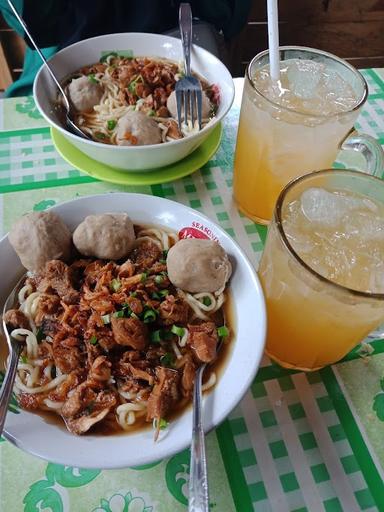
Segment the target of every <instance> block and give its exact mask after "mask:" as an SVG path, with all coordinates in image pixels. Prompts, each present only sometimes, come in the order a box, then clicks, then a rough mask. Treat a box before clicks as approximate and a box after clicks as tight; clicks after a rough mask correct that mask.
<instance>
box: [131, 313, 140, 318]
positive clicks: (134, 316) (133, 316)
mask: <svg viewBox="0 0 384 512" xmlns="http://www.w3.org/2000/svg"><path fill="white" fill-rule="evenodd" d="M131 318H136V319H137V320H140V319H139V317H138V316H137V315H136V313H134V312H133V311H131Z"/></svg>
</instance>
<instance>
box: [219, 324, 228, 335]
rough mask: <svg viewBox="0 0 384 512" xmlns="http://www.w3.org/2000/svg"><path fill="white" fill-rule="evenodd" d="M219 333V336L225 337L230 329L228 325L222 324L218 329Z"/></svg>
mask: <svg viewBox="0 0 384 512" xmlns="http://www.w3.org/2000/svg"><path fill="white" fill-rule="evenodd" d="M217 334H218V336H219V338H224V337H225V336H228V334H229V330H228V327H225V325H222V326H221V327H219V328H218V329H217Z"/></svg>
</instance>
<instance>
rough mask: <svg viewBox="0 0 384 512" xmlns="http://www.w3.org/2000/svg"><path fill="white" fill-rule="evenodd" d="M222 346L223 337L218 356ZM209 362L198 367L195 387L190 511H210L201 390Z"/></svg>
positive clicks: (218, 348)
mask: <svg viewBox="0 0 384 512" xmlns="http://www.w3.org/2000/svg"><path fill="white" fill-rule="evenodd" d="M222 346H223V338H221V339H220V341H219V343H218V345H217V348H216V357H217V355H218V354H219V352H220V349H221V347H222ZM208 364H211V363H204V364H202V365H201V366H199V368H198V369H197V371H196V375H195V383H194V388H193V410H192V441H191V459H190V464H189V487H188V491H189V497H188V512H209V489H208V474H207V459H206V455H205V434H204V427H203V421H202V408H203V394H202V391H201V386H202V380H203V373H204V370H205V369H206V367H207V366H208Z"/></svg>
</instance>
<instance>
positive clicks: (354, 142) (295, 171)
mask: <svg viewBox="0 0 384 512" xmlns="http://www.w3.org/2000/svg"><path fill="white" fill-rule="evenodd" d="M288 59H290V60H291V59H293V60H299V61H301V64H302V65H303V63H302V61H303V60H305V61H311V62H315V63H318V64H320V65H324V66H325V70H326V71H327V72H330V73H334V74H335V73H337V74H338V75H339V77H341V78H342V79H343V80H344V81H345V82H346V84H348V87H352V89H353V91H352V92H353V93H354V97H355V101H353V102H352V104H351V105H350V107H348V109H347V110H346V111H339V112H337V113H335V112H333V113H329V112H328V113H325V114H324V113H322V114H317V115H314V114H313V113H308V112H311V108H310V107H311V104H310V102H311V101H312V100H311V99H308V100H305V101H306V102H307V103H306V106H308V105H309V108H306V109H304V110H303V108H302V105H301V104H300V106H299V105H294V106H292V105H291V106H290V108H287V107H283V106H281V105H278V104H277V103H275V102H274V101H272V100H271V99H270V98H268V94H269V92H268V91H267V92H265V91H264V92H261V91H260V90H259V89H258V87H257V86H256V85H255V83H254V82H253V80H252V79H253V78H254V76H255V73H256V72H260V71H259V70H260V69H262V68H264V67H268V64H269V53H268V50H266V51H264V52H262V53H259V54H258V55H256V57H254V59H253V60H252V61H251V63H250V64H249V65H248V68H247V70H246V74H245V81H244V91H243V97H242V104H241V111H240V121H239V129H238V135H237V143H236V151H235V160H234V176H233V177H234V183H233V188H234V199H235V202H236V203H237V206H238V208H239V209H240V210H241V211H242V212H243V213H244V214H245V215H246V216H247V217H250V218H251V219H253V220H254V221H255V222H258V223H261V224H268V223H269V221H270V220H271V217H272V214H273V209H274V206H275V203H276V200H277V197H278V195H279V193H280V192H281V190H282V189H283V188H284V186H285V185H286V184H287V183H288V182H289V181H290V180H291V179H293V178H295V177H297V176H301V175H302V174H305V173H306V172H311V171H315V170H318V169H328V168H330V167H331V166H332V164H333V162H334V160H335V158H336V155H337V153H338V151H339V150H340V149H353V150H357V151H360V152H361V153H362V154H363V156H364V157H365V160H366V168H365V169H362V170H364V171H366V172H367V173H369V174H372V175H376V176H381V173H382V171H383V163H384V155H383V151H382V149H381V147H380V145H379V144H378V143H377V142H376V141H375V139H374V138H373V137H370V136H369V135H365V134H361V135H358V134H357V133H356V132H354V130H353V125H354V123H355V121H356V118H357V116H358V114H359V112H360V110H361V107H362V106H363V104H364V102H365V101H366V99H367V94H368V88H367V84H366V82H365V80H364V78H363V76H362V75H361V74H360V73H359V72H358V71H357V70H356V69H355V68H354V67H353V66H351V65H350V64H348V63H347V62H345V61H343V60H342V59H339V58H338V57H336V56H334V55H331V54H329V53H326V52H323V51H320V50H315V49H312V48H304V47H298V46H297V47H296V46H292V47H285V46H283V47H281V48H280V61H281V67H282V66H284V65H286V63H285V61H287V60H288ZM314 65H316V64H314ZM298 77H299V78H296V81H297V83H295V79H294V78H293V79H292V80H293V81H291V82H290V83H293V86H294V87H298V86H299V87H300V86H301V84H300V83H299V80H300V74H299V75H298ZM336 79H337V77H336ZM335 83H337V82H336V81H335V80H332V81H329V84H330V85H329V87H331V88H335V87H336V85H335ZM332 90H333V89H332ZM332 94H333V93H332ZM332 94H330V95H327V97H328V96H330V97H332ZM332 101H333V100H332V99H330V102H331V106H332ZM335 101H336V100H335ZM335 105H336V103H335ZM352 132H354V134H353V133H352ZM351 133H352V134H351Z"/></svg>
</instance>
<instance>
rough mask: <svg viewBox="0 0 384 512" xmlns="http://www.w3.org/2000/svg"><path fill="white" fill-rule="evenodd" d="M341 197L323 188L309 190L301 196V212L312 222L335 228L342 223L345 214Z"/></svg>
mask: <svg viewBox="0 0 384 512" xmlns="http://www.w3.org/2000/svg"><path fill="white" fill-rule="evenodd" d="M340 199H343V198H341V197H340V196H336V195H335V194H333V193H332V192H328V191H327V190H324V189H322V188H309V189H308V190H306V191H305V192H303V193H302V195H301V211H302V212H303V214H304V215H305V216H306V217H307V219H308V220H309V221H310V222H321V223H322V224H325V225H328V226H333V225H335V224H337V223H338V222H340V221H341V219H342V218H343V215H344V213H345V204H344V201H343V200H341V201H340Z"/></svg>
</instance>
